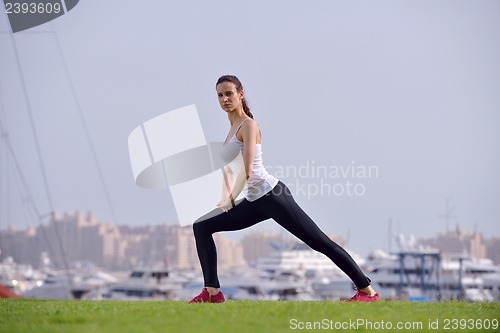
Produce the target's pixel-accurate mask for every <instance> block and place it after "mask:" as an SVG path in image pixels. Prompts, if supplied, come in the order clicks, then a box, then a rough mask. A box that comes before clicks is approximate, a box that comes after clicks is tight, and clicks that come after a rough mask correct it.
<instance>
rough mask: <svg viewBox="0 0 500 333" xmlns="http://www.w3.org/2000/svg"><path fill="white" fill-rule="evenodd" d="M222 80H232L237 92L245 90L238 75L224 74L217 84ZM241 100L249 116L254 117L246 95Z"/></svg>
mask: <svg viewBox="0 0 500 333" xmlns="http://www.w3.org/2000/svg"><path fill="white" fill-rule="evenodd" d="M222 82H231V83H234V85H235V86H236V91H237V92H240V91H242V90H243V85H242V84H241V81H240V80H239V79H238V78H237V77H236V76H234V75H224V76H221V77H220V78H219V79H218V80H217V83H216V84H215V86H217V85H219V84H220V83H222ZM241 102H242V103H243V111H245V114H246V115H247V116H249V117H250V118H252V119H253V114H252V112H250V107H249V106H248V103H247V101H246V100H245V97H243V99H242V101H241Z"/></svg>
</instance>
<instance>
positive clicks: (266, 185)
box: [220, 118, 279, 201]
mask: <svg viewBox="0 0 500 333" xmlns="http://www.w3.org/2000/svg"><path fill="white" fill-rule="evenodd" d="M247 119H248V118H246V119H245V120H247ZM245 120H243V121H242V122H241V124H240V125H239V126H238V128H237V129H236V131H235V132H234V135H233V136H232V137H231V138H230V139H229V141H228V142H227V143H226V144H224V145H223V146H222V149H221V150H220V158H221V159H222V160H223V161H224V162H225V163H226V164H228V165H229V166H230V167H231V169H232V170H233V173H234V172H235V169H237V170H238V171H239V169H241V167H243V156H242V154H243V142H241V141H240V140H238V138H237V137H236V133H238V130H239V129H240V127H241V125H243V123H244V122H245ZM240 153H241V154H240ZM236 176H237V173H235V177H236ZM278 181H279V180H278V179H277V178H276V177H274V176H272V175H271V174H269V173H268V172H267V171H266V169H265V168H264V165H263V164H262V144H260V143H257V144H256V149H255V158H254V160H253V166H252V174H251V175H250V178H249V179H248V182H247V184H246V186H245V189H244V191H245V198H246V199H247V200H248V201H255V200H257V199H259V198H260V197H262V196H263V195H265V194H266V193H268V192H269V191H271V190H272V189H273V188H274V187H275V186H276V184H278Z"/></svg>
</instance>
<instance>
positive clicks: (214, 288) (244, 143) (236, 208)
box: [190, 75, 379, 303]
mask: <svg viewBox="0 0 500 333" xmlns="http://www.w3.org/2000/svg"><path fill="white" fill-rule="evenodd" d="M216 90H217V96H218V98H219V103H220V106H221V107H222V109H223V110H224V111H225V112H226V113H227V115H228V118H229V122H230V123H231V129H230V130H229V134H228V137H227V138H226V141H225V143H224V145H223V147H222V150H221V158H222V159H223V160H224V162H226V163H230V162H231V161H233V160H234V159H235V157H237V155H238V154H239V153H241V154H242V156H243V166H242V167H241V172H240V173H239V174H238V176H237V177H236V180H235V181H234V185H232V183H233V182H231V181H228V178H232V179H234V177H233V176H232V173H231V170H230V168H228V167H227V166H226V167H225V174H226V176H225V183H224V184H223V186H222V188H223V190H222V199H221V201H220V202H219V203H218V204H217V207H218V208H220V209H221V210H222V211H223V212H222V213H221V214H219V215H217V216H214V217H211V218H209V219H206V220H203V221H201V222H196V223H194V224H193V230H194V236H195V239H196V249H197V251H198V257H199V259H200V263H201V268H202V271H203V277H204V280H205V287H204V288H203V290H202V291H201V293H200V294H199V295H197V296H196V297H194V298H193V299H192V300H191V302H190V303H202V302H212V303H221V302H224V294H223V293H222V292H221V291H219V288H220V284H219V279H218V277H217V252H216V248H215V243H214V240H213V237H212V234H213V233H215V232H220V231H233V230H241V229H244V228H248V227H250V226H252V225H254V224H256V223H259V222H261V221H264V220H267V219H269V218H272V219H274V220H275V221H276V222H277V223H278V224H280V225H281V226H282V227H283V228H285V229H286V230H288V231H289V232H291V233H292V234H293V235H295V236H296V237H298V238H299V239H300V240H302V241H303V242H304V243H305V244H307V245H308V246H310V247H311V248H312V249H314V250H316V251H319V252H321V253H323V254H325V255H326V256H328V257H329V258H330V259H331V260H332V261H333V262H334V263H335V264H336V265H337V266H338V267H339V268H340V269H341V270H342V271H344V272H345V273H346V274H347V275H348V276H349V277H350V278H351V280H352V281H353V282H354V284H355V285H356V287H357V292H356V294H355V295H354V296H353V297H352V298H351V299H350V300H351V301H358V302H375V301H378V300H379V295H378V293H376V292H375V291H374V290H373V288H372V287H371V286H370V279H368V278H367V277H366V276H365V275H364V274H363V272H362V271H361V269H360V268H359V267H358V265H357V264H356V263H355V262H354V260H353V259H352V258H351V256H350V255H349V254H348V253H347V252H346V251H345V250H344V249H343V248H342V247H340V246H339V245H338V244H336V243H335V242H334V241H332V240H331V239H330V238H328V236H326V235H325V234H324V233H323V232H322V231H321V230H320V229H319V227H318V226H317V225H316V224H315V223H314V221H313V220H312V219H311V218H310V217H309V216H308V215H307V214H306V213H305V212H304V211H303V210H302V209H301V208H300V207H299V206H298V205H297V203H296V202H295V200H294V199H293V197H292V194H291V192H290V190H289V188H288V187H287V186H286V185H285V184H283V183H282V182H281V181H280V180H278V179H277V178H275V177H273V176H272V175H270V174H269V173H267V172H266V170H265V168H264V166H263V164H262V145H261V132H260V129H259V126H258V124H257V122H256V121H255V120H253V115H252V113H251V112H250V109H249V107H248V105H247V103H246V101H245V93H244V91H243V86H242V85H241V82H240V80H238V78H237V77H236V76H233V75H226V76H222V77H220V78H219V80H218V81H217V84H216ZM240 156H241V155H240ZM245 187H246V193H245V198H244V199H243V200H242V201H241V202H240V203H239V204H237V205H235V202H234V200H235V199H236V197H238V195H239V194H240V193H241V192H242V191H243V190H244V189H245Z"/></svg>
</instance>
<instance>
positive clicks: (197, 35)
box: [0, 0, 500, 254]
mask: <svg viewBox="0 0 500 333" xmlns="http://www.w3.org/2000/svg"><path fill="white" fill-rule="evenodd" d="M0 29H1V31H2V32H3V33H1V34H0V102H1V104H0V115H1V116H0V121H1V122H2V124H3V126H4V127H6V128H7V131H8V134H9V139H10V141H11V143H12V145H13V147H14V149H15V152H16V154H17V156H18V159H19V163H20V166H21V168H22V170H23V172H24V175H25V177H26V179H27V181H28V183H29V186H30V189H31V191H32V193H33V197H34V201H35V203H36V205H37V206H38V208H39V210H40V211H41V212H42V213H45V212H48V211H50V205H49V201H48V199H47V195H46V192H45V189H44V185H43V178H42V173H41V171H40V164H39V162H38V157H37V154H36V145H35V139H34V136H33V131H32V129H31V126H30V120H29V113H28V109H27V103H26V99H25V97H24V95H23V88H22V85H21V80H20V77H21V76H20V73H19V70H18V68H17V64H16V57H15V53H14V46H13V45H14V44H13V41H12V35H11V34H9V33H6V32H10V28H9V26H8V21H7V17H6V15H5V14H3V12H2V15H0ZM50 31H53V33H50ZM41 32H44V33H41ZM56 37H57V38H58V40H59V43H60V47H61V50H62V52H63V55H64V61H65V62H66V63H67V67H68V72H69V74H70V76H71V80H72V81H73V84H74V87H75V91H76V94H73V93H72V91H71V89H70V86H69V83H68V80H67V77H66V74H65V71H64V66H63V59H62V58H61V57H60V56H59V53H58V51H57V43H56ZM13 38H14V40H15V44H16V45H17V50H18V54H19V59H20V63H21V67H22V72H23V75H24V80H25V83H26V92H27V95H28V98H29V103H30V105H31V110H32V113H33V118H34V122H35V126H36V131H37V132H38V139H39V140H38V142H39V145H40V149H41V151H42V153H43V159H44V164H45V168H46V170H47V177H48V183H49V187H50V192H51V197H52V199H53V205H54V208H55V209H56V210H58V211H61V212H62V211H74V210H77V209H78V210H81V211H84V212H85V211H88V210H93V211H95V212H96V214H97V218H98V219H99V220H102V221H110V220H112V213H111V209H110V207H109V205H108V204H107V201H106V197H105V192H104V190H103V188H102V186H101V183H100V181H99V176H98V172H97V168H96V166H95V163H94V160H93V158H92V154H91V150H90V146H89V144H88V142H87V139H86V137H85V134H84V129H83V126H82V122H81V121H80V118H79V116H78V109H77V101H78V102H79V104H80V106H81V110H82V112H83V114H84V117H85V121H86V123H87V126H88V129H89V133H90V135H91V137H92V142H93V143H94V146H95V150H96V154H97V156H98V161H99V164H100V166H101V168H102V172H103V174H104V176H105V178H106V183H107V186H108V189H109V193H110V196H111V198H112V203H113V206H114V209H115V211H116V217H117V220H116V221H114V222H116V223H119V224H131V225H146V224H162V223H169V224H174V223H176V215H175V211H174V209H173V205H172V198H171V196H170V194H169V192H168V191H166V190H145V189H141V188H138V187H137V186H136V185H135V184H134V179H133V176H132V171H131V167H130V162H129V156H128V147H127V138H128V135H129V134H130V132H131V131H132V130H133V129H134V128H135V127H136V126H138V125H139V124H141V123H143V122H144V121H146V120H148V119H151V118H153V117H155V116H157V115H159V114H162V113H164V112H167V111H169V110H173V109H176V108H179V107H183V106H186V105H190V104H196V106H197V108H198V111H199V113H200V118H201V121H202V125H203V128H204V130H205V136H206V138H207V141H222V140H224V139H225V138H226V135H227V132H228V130H229V122H228V121H227V117H226V115H225V113H224V111H222V110H221V109H220V107H219V106H218V102H217V97H216V93H215V82H216V80H217V78H218V77H219V76H221V75H224V74H235V75H237V76H238V77H239V78H240V79H241V81H242V82H243V85H244V87H245V90H246V96H247V98H248V101H249V103H250V106H251V107H252V111H253V113H254V116H255V119H256V120H257V121H258V122H259V124H260V125H261V128H262V131H263V153H264V155H263V158H264V164H265V165H267V166H269V171H270V172H271V173H278V172H281V171H283V170H286V168H288V169H287V170H288V174H286V173H284V174H283V172H281V174H279V175H278V176H279V178H280V179H281V180H282V181H283V182H285V183H286V184H289V186H290V188H291V189H292V192H293V193H295V199H296V201H297V202H298V203H299V204H300V205H301V206H302V207H303V209H304V210H305V211H306V212H307V213H308V214H309V215H310V216H311V217H312V218H313V219H314V220H315V221H316V222H317V224H318V225H319V226H320V227H321V228H322V229H323V230H324V231H325V232H326V233H329V234H330V233H336V234H339V235H342V236H344V237H346V235H347V234H349V248H350V249H351V250H353V251H355V252H358V253H361V254H366V253H367V252H368V251H369V250H371V249H375V248H386V244H387V226H388V220H389V218H392V219H393V221H394V223H393V224H394V231H395V232H396V231H397V230H399V231H401V232H403V233H405V234H407V235H409V234H413V235H415V236H417V237H424V236H431V235H433V234H435V233H437V232H443V231H444V230H445V222H444V220H443V219H442V218H439V217H438V215H439V214H443V213H444V208H445V200H446V198H451V203H452V204H453V205H454V206H455V207H456V208H455V211H454V215H456V216H457V219H458V220H456V221H458V223H459V225H460V228H461V229H462V230H473V229H474V227H475V226H477V229H479V230H481V231H483V233H484V234H485V236H488V237H489V236H492V235H496V236H500V223H499V222H500V221H499V217H500V200H499V198H500V176H499V175H498V172H499V170H500V156H499V149H498V145H499V143H500V131H499V130H500V128H499V126H500V61H499V59H500V43H499V41H500V2H499V1H456V0H453V1H435V0H433V1H399V0H398V1H251V2H250V1H248V2H244V3H243V2H240V1H233V2H228V1H191V2H189V1H185V2H180V1H176V2H172V1H160V0H158V1H153V0H151V1H144V2H140V3H139V2H137V1H117V0H114V1H112V0H109V1H97V0H81V1H80V3H79V4H78V5H77V6H76V7H75V8H74V9H73V10H72V11H70V12H69V13H67V14H65V15H64V16H62V17H60V18H58V19H56V20H54V21H52V22H51V23H47V24H45V25H42V26H39V27H36V28H33V29H30V30H27V31H26V32H20V33H16V34H15V35H14V37H13ZM2 143H3V142H2ZM0 158H1V159H2V163H0V168H1V169H0V174H1V177H0V181H1V192H0V193H1V196H0V199H1V200H0V202H1V203H0V229H4V228H6V227H7V226H9V225H10V226H16V227H18V228H24V227H26V226H27V225H35V224H36V223H37V221H36V220H34V219H33V218H32V217H31V216H30V215H29V214H28V212H27V211H28V210H27V208H26V206H27V205H26V203H23V201H22V200H21V195H24V194H21V193H20V192H19V179H18V177H17V176H15V172H14V167H13V163H12V160H11V159H10V158H7V153H6V148H5V145H1V146H0ZM301 167H302V169H300V168H301ZM354 167H355V168H356V169H355V170H356V173H355V174H354V175H352V174H349V175H347V176H346V177H344V176H342V175H340V176H338V177H334V175H333V174H332V173H331V172H332V171H333V170H337V171H338V170H340V168H342V169H343V170H344V171H345V170H346V168H354ZM368 167H372V169H371V170H372V174H371V175H369V174H365V176H366V177H363V174H362V173H359V171H360V170H361V171H362V170H364V169H368ZM315 168H318V169H319V168H323V169H328V170H329V172H330V173H329V174H328V175H327V176H325V175H322V177H318V176H317V175H316V176H313V175H312V171H314V170H315ZM293 170H296V171H297V170H302V172H303V173H302V177H298V178H296V177H294V175H293V173H292V171H293ZM305 170H308V172H309V174H308V175H305V174H304V172H306V171H305ZM375 171H376V172H375ZM353 176H354V177H353ZM368 176H371V177H368ZM347 182H349V183H350V184H352V186H354V185H356V184H357V187H356V189H357V190H358V194H360V191H361V190H363V193H362V195H357V194H354V195H348V194H347V191H348V186H349V185H348V183H347ZM321 184H323V187H322V191H323V194H322V195H320V194H315V193H314V190H318V189H319V190H320V192H321ZM324 184H326V185H324ZM301 186H302V187H301ZM307 189H308V191H307ZM327 190H330V191H332V190H334V191H335V193H333V194H332V193H330V194H328V193H327ZM341 190H344V193H343V194H340V195H339V193H340V191H341ZM351 191H354V187H351ZM351 194H352V193H351ZM214 205H215V202H214ZM456 221H455V222H453V224H452V225H451V226H452V227H453V228H455V225H456V223H457V222H456ZM257 229H266V230H267V229H270V230H279V229H278V227H276V224H275V223H274V222H273V221H266V222H264V223H262V224H261V225H260V226H258V227H254V228H253V229H248V230H257ZM244 233H245V231H243V232H236V233H231V236H230V237H233V238H238V237H241V236H242V235H244Z"/></svg>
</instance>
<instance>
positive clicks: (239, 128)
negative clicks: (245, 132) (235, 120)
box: [234, 118, 248, 136]
mask: <svg viewBox="0 0 500 333" xmlns="http://www.w3.org/2000/svg"><path fill="white" fill-rule="evenodd" d="M247 119H248V118H245V119H243V121H242V122H241V123H240V124H239V125H238V128H237V129H236V131H235V132H234V136H236V133H238V131H239V130H240V127H241V125H243V123H244V122H245V120H247Z"/></svg>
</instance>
